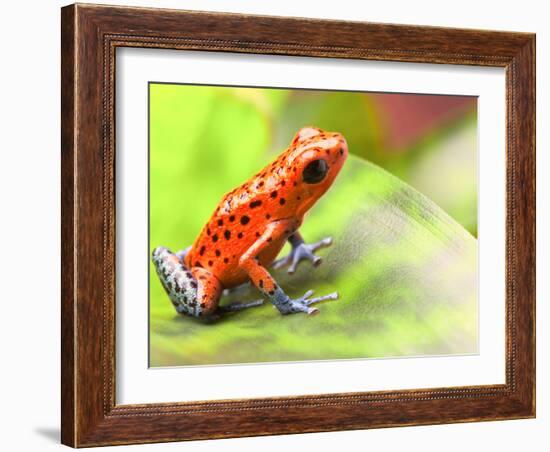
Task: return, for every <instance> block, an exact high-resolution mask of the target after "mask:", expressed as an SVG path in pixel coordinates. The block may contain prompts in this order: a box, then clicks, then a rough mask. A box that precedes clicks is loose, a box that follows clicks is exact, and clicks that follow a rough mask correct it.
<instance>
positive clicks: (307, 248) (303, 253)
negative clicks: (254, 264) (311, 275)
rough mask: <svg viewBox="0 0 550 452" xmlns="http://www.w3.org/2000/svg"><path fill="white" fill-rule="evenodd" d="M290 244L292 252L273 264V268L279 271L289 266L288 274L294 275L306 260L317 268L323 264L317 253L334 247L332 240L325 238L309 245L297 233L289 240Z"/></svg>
mask: <svg viewBox="0 0 550 452" xmlns="http://www.w3.org/2000/svg"><path fill="white" fill-rule="evenodd" d="M288 242H289V243H290V245H291V246H292V250H291V251H290V253H289V254H288V255H287V256H285V257H283V258H281V259H277V260H276V261H275V262H273V268H274V269H277V268H282V267H286V266H287V265H288V266H289V267H288V273H289V274H293V273H294V272H295V271H296V268H297V267H298V264H299V263H300V262H301V261H302V260H304V259H307V260H309V261H311V263H312V264H313V265H314V266H315V267H317V266H318V265H319V264H320V263H321V262H322V259H321V257H319V256H316V255H315V251H317V250H318V249H321V248H326V247H327V246H330V245H332V238H331V237H325V238H324V239H323V240H319V241H318V242H315V243H311V244H308V243H305V241H304V239H303V238H302V235H301V234H300V233H299V232H298V231H296V232H295V233H294V234H292V235H291V236H290V237H289V238H288Z"/></svg>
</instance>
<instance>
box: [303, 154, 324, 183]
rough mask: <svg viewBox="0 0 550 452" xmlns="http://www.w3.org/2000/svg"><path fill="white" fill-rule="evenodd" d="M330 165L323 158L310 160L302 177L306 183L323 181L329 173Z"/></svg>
mask: <svg viewBox="0 0 550 452" xmlns="http://www.w3.org/2000/svg"><path fill="white" fill-rule="evenodd" d="M327 171H328V165H327V162H325V161H324V160H323V159H319V160H313V161H312V162H309V163H308V165H307V166H306V167H305V169H304V172H303V173H302V179H303V181H304V182H305V183H306V184H316V183H318V182H321V181H322V180H323V179H324V178H325V176H326V175H327Z"/></svg>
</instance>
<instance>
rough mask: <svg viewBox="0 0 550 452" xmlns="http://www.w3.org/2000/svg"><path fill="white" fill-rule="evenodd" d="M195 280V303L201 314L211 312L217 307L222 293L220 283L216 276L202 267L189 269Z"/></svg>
mask: <svg viewBox="0 0 550 452" xmlns="http://www.w3.org/2000/svg"><path fill="white" fill-rule="evenodd" d="M191 273H192V274H193V276H194V278H195V281H196V282H197V303H198V307H199V308H200V312H202V315H209V314H212V313H213V312H214V311H215V310H216V309H217V308H218V303H219V301H220V296H221V294H222V285H221V284H220V281H219V280H218V278H216V277H215V276H214V275H213V274H212V273H210V272H209V271H208V270H205V269H204V268H200V267H193V268H192V269H191Z"/></svg>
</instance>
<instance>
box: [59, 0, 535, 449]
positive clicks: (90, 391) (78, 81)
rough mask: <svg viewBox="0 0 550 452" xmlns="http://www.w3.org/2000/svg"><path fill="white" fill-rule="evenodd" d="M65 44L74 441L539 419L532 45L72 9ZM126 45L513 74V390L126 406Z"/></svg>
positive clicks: (67, 427) (504, 39) (350, 25)
mask: <svg viewBox="0 0 550 452" xmlns="http://www.w3.org/2000/svg"><path fill="white" fill-rule="evenodd" d="M305 29H307V30H308V32H307V33H303V30H305ZM61 38H62V62H61V64H62V71H61V72H62V82H61V83H62V101H61V102H62V133H61V135H62V140H61V142H62V144H61V146H62V149H61V155H62V168H61V172H62V196H61V200H62V272H61V274H62V313H61V315H62V331H61V332H62V344H61V353H62V360H61V362H62V365H61V375H62V378H61V385H62V423H61V426H62V429H61V437H62V442H63V443H64V444H67V445H71V446H75V447H82V446H96V445H107V444H127V443H146V442H158V441H178V440H190V439H203V438H225V437H235V436H252V435H271V434H283V433H301V432H318V431H332V430H348V429H363V428H374V427H389V426H401V425H420V424H440V423H448V422H467V421H483V420H496V419H519V418H529V417H534V416H535V35H533V34H528V33H508V32H494V31H481V30H461V29H449V28H436V27H418V26H407V25H387V24H373V23H360V22H339V21H328V20H314V19H298V18H280V17H264V16H247V15H237V14H218V13H202V12H186V11H175V10H160V9H145V8H125V7H109V6H99V5H98V6H93V5H79V4H77V5H71V6H67V7H64V8H63V9H62V23H61ZM117 47H149V48H170V49H186V50H203V51H204V50H209V51H222V52H242V53H262V54H278V55H302V56H317V57H321V56H322V57H332V58H354V59H368V60H387V61H401V62H423V63H441V64H465V65H476V66H498V67H503V68H505V69H506V105H507V120H506V130H507V142H506V167H507V170H506V192H507V195H506V196H507V205H506V212H507V213H506V383H505V384H502V385H491V386H471V387H452V388H437V389H421V390H400V391H384V392H360V393H345V394H324V395H323V394H322V395H315V396H300V397H277V398H263V399H243V400H223V401H214V402H188V403H185V402H182V403H177V402H174V403H163V404H147V405H125V406H121V405H116V404H115V384H114V380H115V358H114V357H115V353H114V352H115V350H114V347H115V344H114V337H115V336H114V333H115V322H114V319H115V249H114V244H115V204H114V199H115V173H114V159H115V143H114V126H115V124H114V120H115V116H114V111H115V110H114V99H115V97H114V87H115V83H114V82H115V80H114V78H115V75H114V74H115V71H114V68H115V64H116V59H115V50H116V48H117ZM502 277H504V275H502Z"/></svg>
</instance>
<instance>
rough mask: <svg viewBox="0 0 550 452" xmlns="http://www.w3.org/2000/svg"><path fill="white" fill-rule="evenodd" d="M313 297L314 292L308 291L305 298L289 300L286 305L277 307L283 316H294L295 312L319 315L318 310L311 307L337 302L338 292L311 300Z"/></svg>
mask: <svg viewBox="0 0 550 452" xmlns="http://www.w3.org/2000/svg"><path fill="white" fill-rule="evenodd" d="M312 295H313V290H308V291H307V292H306V293H305V294H304V295H303V296H301V297H300V298H295V299H290V298H289V299H288V301H287V302H286V303H282V304H281V305H279V306H277V308H278V309H279V311H280V312H281V314H293V313H295V312H305V313H306V314H309V315H316V314H318V313H319V310H318V309H317V308H312V307H311V305H312V304H315V303H319V302H320V301H326V300H337V299H338V292H332V293H330V294H328V295H323V296H321V297H314V298H310V297H311V296H312Z"/></svg>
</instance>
